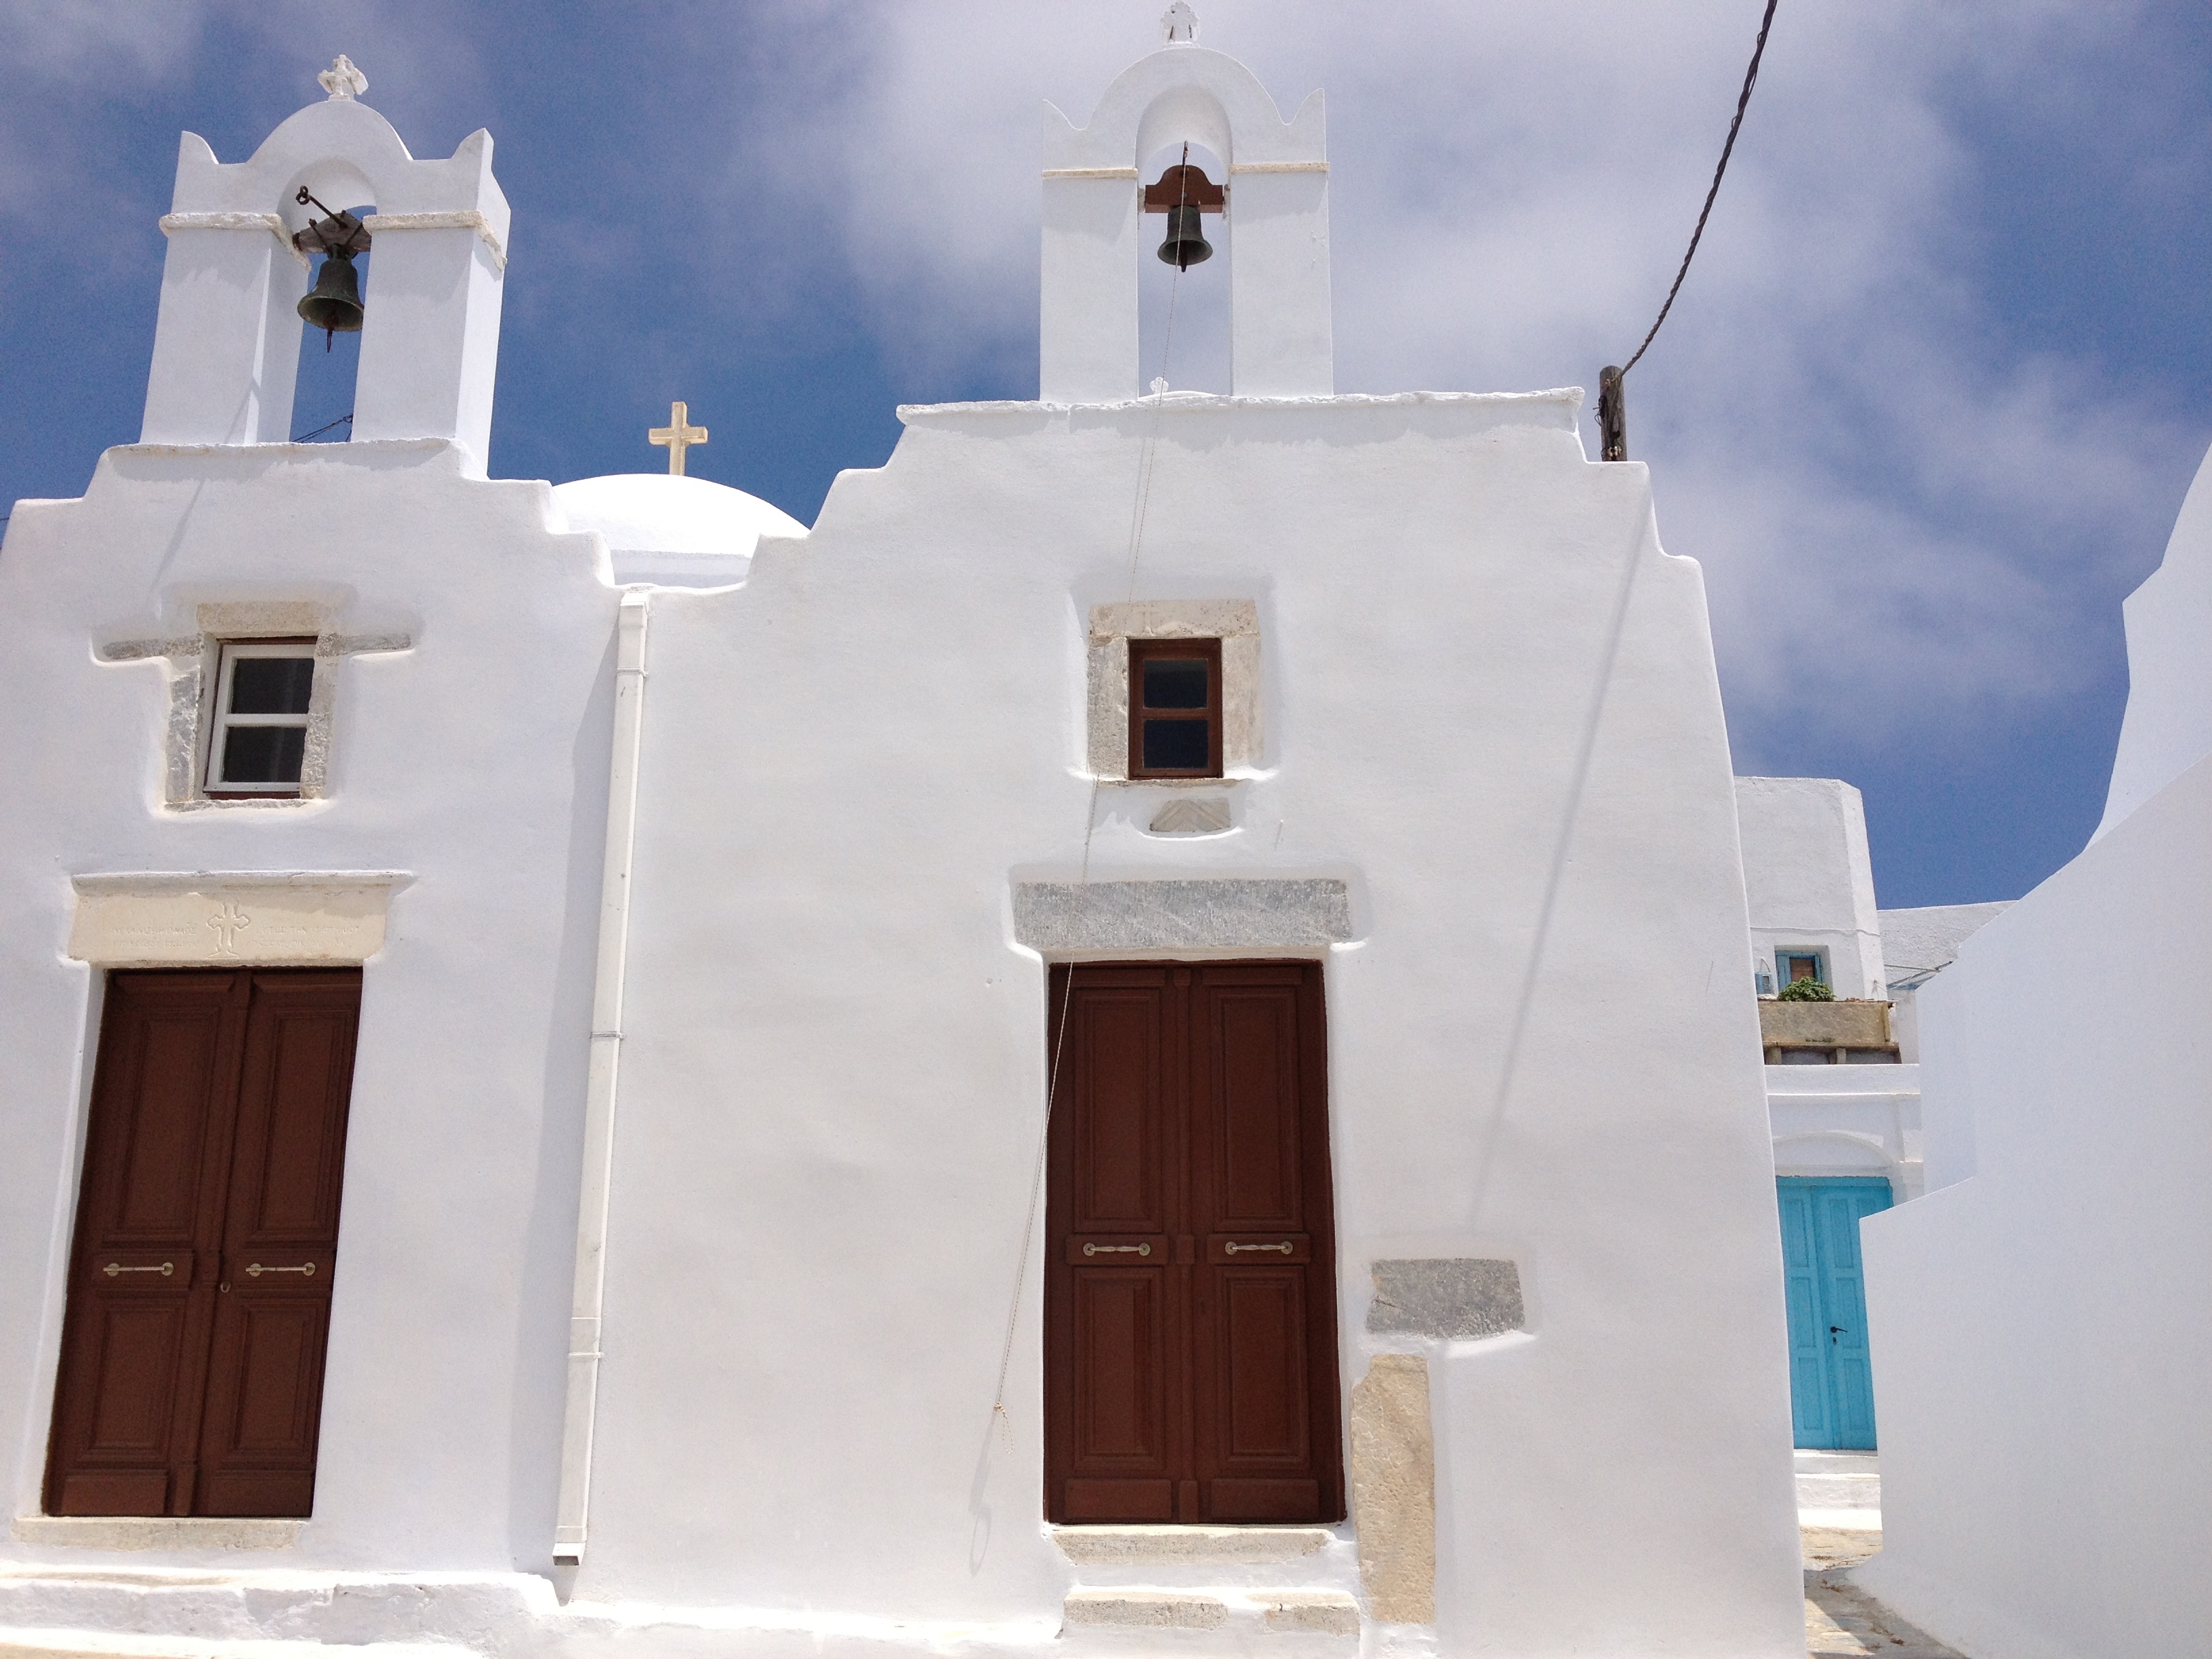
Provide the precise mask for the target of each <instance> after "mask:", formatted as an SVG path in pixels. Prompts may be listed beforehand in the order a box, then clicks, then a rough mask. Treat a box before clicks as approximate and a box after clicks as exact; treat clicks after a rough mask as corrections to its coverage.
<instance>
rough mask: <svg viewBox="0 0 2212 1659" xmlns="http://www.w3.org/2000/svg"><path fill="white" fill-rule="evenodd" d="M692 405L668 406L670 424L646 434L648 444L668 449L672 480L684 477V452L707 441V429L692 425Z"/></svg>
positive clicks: (677, 404)
mask: <svg viewBox="0 0 2212 1659" xmlns="http://www.w3.org/2000/svg"><path fill="white" fill-rule="evenodd" d="M690 419H691V405H690V404H682V403H675V404H669V405H668V424H667V425H666V426H656V427H654V428H652V429H651V430H650V431H648V432H647V434H646V435H645V441H647V443H651V444H660V445H663V446H665V447H666V448H667V451H668V476H669V477H671V478H680V477H683V476H684V451H685V450H687V449H689V448H690V447H691V446H692V445H693V444H703V443H705V442H706V441H707V428H705V427H703V426H693V425H691V424H690Z"/></svg>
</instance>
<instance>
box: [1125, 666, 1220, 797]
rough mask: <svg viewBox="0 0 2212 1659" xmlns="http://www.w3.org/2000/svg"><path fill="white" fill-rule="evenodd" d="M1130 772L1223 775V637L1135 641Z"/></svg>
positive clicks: (1163, 775) (1131, 676) (1131, 668)
mask: <svg viewBox="0 0 2212 1659" xmlns="http://www.w3.org/2000/svg"><path fill="white" fill-rule="evenodd" d="M1129 775H1130V776H1131V777H1133V778H1218V777H1219V776H1220V775H1221V641H1219V640H1131V641H1129Z"/></svg>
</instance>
